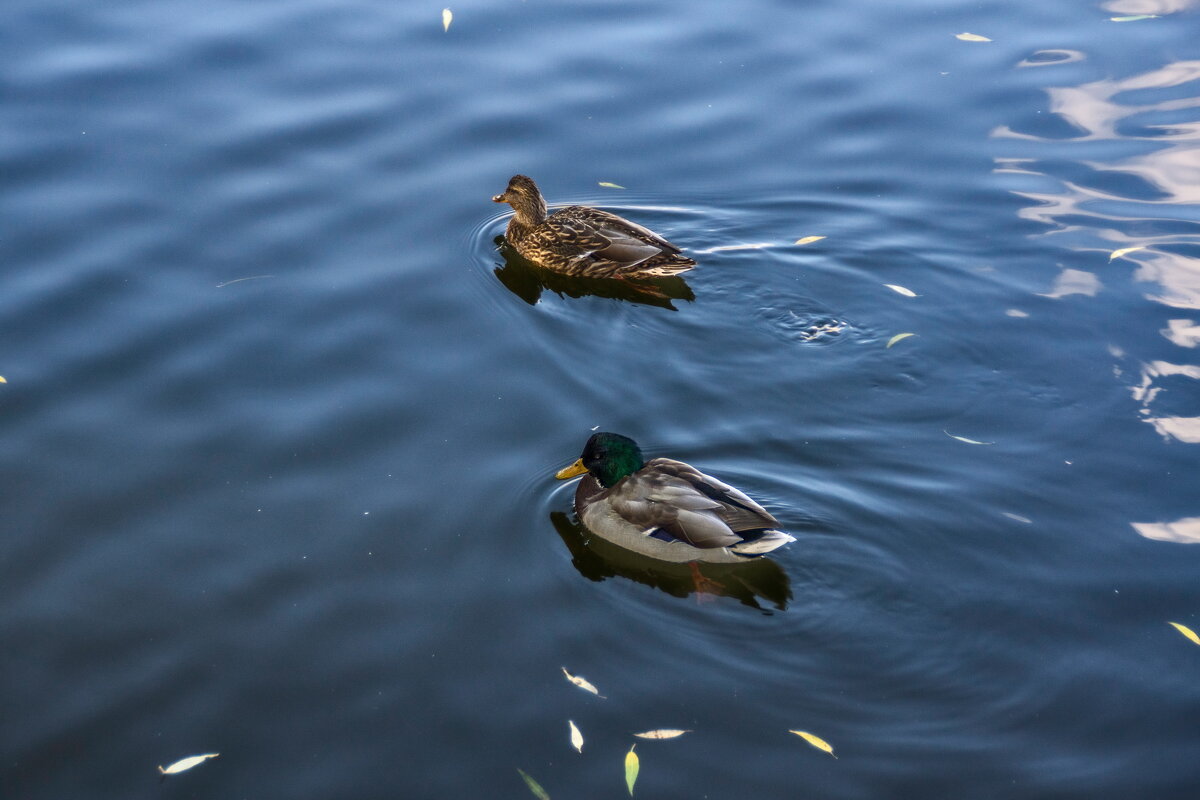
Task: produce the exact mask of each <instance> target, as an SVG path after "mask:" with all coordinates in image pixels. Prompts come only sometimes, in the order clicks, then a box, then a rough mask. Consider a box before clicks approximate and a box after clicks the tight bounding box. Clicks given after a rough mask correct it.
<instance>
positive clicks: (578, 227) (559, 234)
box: [492, 175, 696, 279]
mask: <svg viewBox="0 0 1200 800" xmlns="http://www.w3.org/2000/svg"><path fill="white" fill-rule="evenodd" d="M492 201H493V202H496V203H508V204H509V205H511V206H512V207H513V216H512V219H511V220H509V223H508V229H507V230H505V232H504V237H505V238H506V239H507V240H508V243H509V244H510V245H512V246H513V247H514V248H515V249H516V251H517V252H518V253H520V254H521V255H522V256H524V257H525V258H527V259H529V260H530V261H532V262H534V263H535V264H538V265H539V266H542V267H545V268H546V269H552V270H554V271H556V272H562V273H565V274H567V275H576V276H580V277H589V278H626V279H640V278H661V277H665V276H668V275H677V274H679V273H680V272H687V271H688V270H689V269H691V268H692V267H694V266H695V265H696V262H695V261H693V260H692V259H690V258H688V257H687V256H683V255H680V250H679V248H678V247H676V246H675V245H673V244H671V243H670V242H668V241H667V240H666V239H664V238H662V237H661V236H659V235H658V234H657V233H654V232H653V231H651V230H647V229H646V228H643V227H642V226H641V225H638V224H636V223H633V222H630V221H629V220H627V219H624V218H622V217H618V216H617V215H616V214H610V213H608V212H607V211H601V210H600V209H598V208H588V207H587V206H567V207H566V208H562V209H559V210H558V211H555V212H554V213H553V214H550V215H549V216H547V214H546V201H545V200H543V199H542V193H541V192H540V191H538V187H537V184H536V183H534V182H533V180H532V179H530V178H527V177H525V176H524V175H514V176H513V177H512V179H511V180H510V181H509V182H508V188H507V189H505V190H504V194H498V195H496V196H495V197H493V198H492Z"/></svg>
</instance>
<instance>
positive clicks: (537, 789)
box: [517, 767, 550, 800]
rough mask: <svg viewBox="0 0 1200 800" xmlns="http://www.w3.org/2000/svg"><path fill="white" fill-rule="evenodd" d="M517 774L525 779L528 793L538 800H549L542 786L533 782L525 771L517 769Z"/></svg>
mask: <svg viewBox="0 0 1200 800" xmlns="http://www.w3.org/2000/svg"><path fill="white" fill-rule="evenodd" d="M517 772H519V773H521V777H522V778H524V779H525V785H526V786H528V787H529V791H531V792H533V796H534V797H536V798H537V799H538V800H550V795H548V794H546V790H545V789H543V788H542V785H541V784H540V783H538V782H537V781H535V780H534V779H533V778H531V777H529V775H528V774H527V773H526V772H525V770H523V769H521V768H520V767H517Z"/></svg>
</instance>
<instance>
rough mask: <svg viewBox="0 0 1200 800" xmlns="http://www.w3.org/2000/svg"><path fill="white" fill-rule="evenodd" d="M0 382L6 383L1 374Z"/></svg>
mask: <svg viewBox="0 0 1200 800" xmlns="http://www.w3.org/2000/svg"><path fill="white" fill-rule="evenodd" d="M0 383H8V381H6V380H4V376H3V375H0Z"/></svg>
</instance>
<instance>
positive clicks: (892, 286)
mask: <svg viewBox="0 0 1200 800" xmlns="http://www.w3.org/2000/svg"><path fill="white" fill-rule="evenodd" d="M884 286H886V287H888V288H889V289H891V290H892V291H893V292H895V293H896V294H902V295H904V296H905V297H916V296H917V293H916V292H914V291H913V290H912V289H908V288H906V287H904V286H897V285H896V284H894V283H885V284H884Z"/></svg>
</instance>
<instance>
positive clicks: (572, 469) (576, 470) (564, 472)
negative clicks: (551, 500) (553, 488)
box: [554, 458, 587, 481]
mask: <svg viewBox="0 0 1200 800" xmlns="http://www.w3.org/2000/svg"><path fill="white" fill-rule="evenodd" d="M585 472H587V467H585V466H584V465H583V459H582V458H581V459H579V460H578V461H576V462H575V463H574V464H572V465H571V466H569V467H566V468H565V469H560V470H559V471H558V472H556V473H554V477H555V478H558V479H559V480H560V481H565V480H566V479H567V478H574V477H575V476H576V475H582V474H583V473H585Z"/></svg>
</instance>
